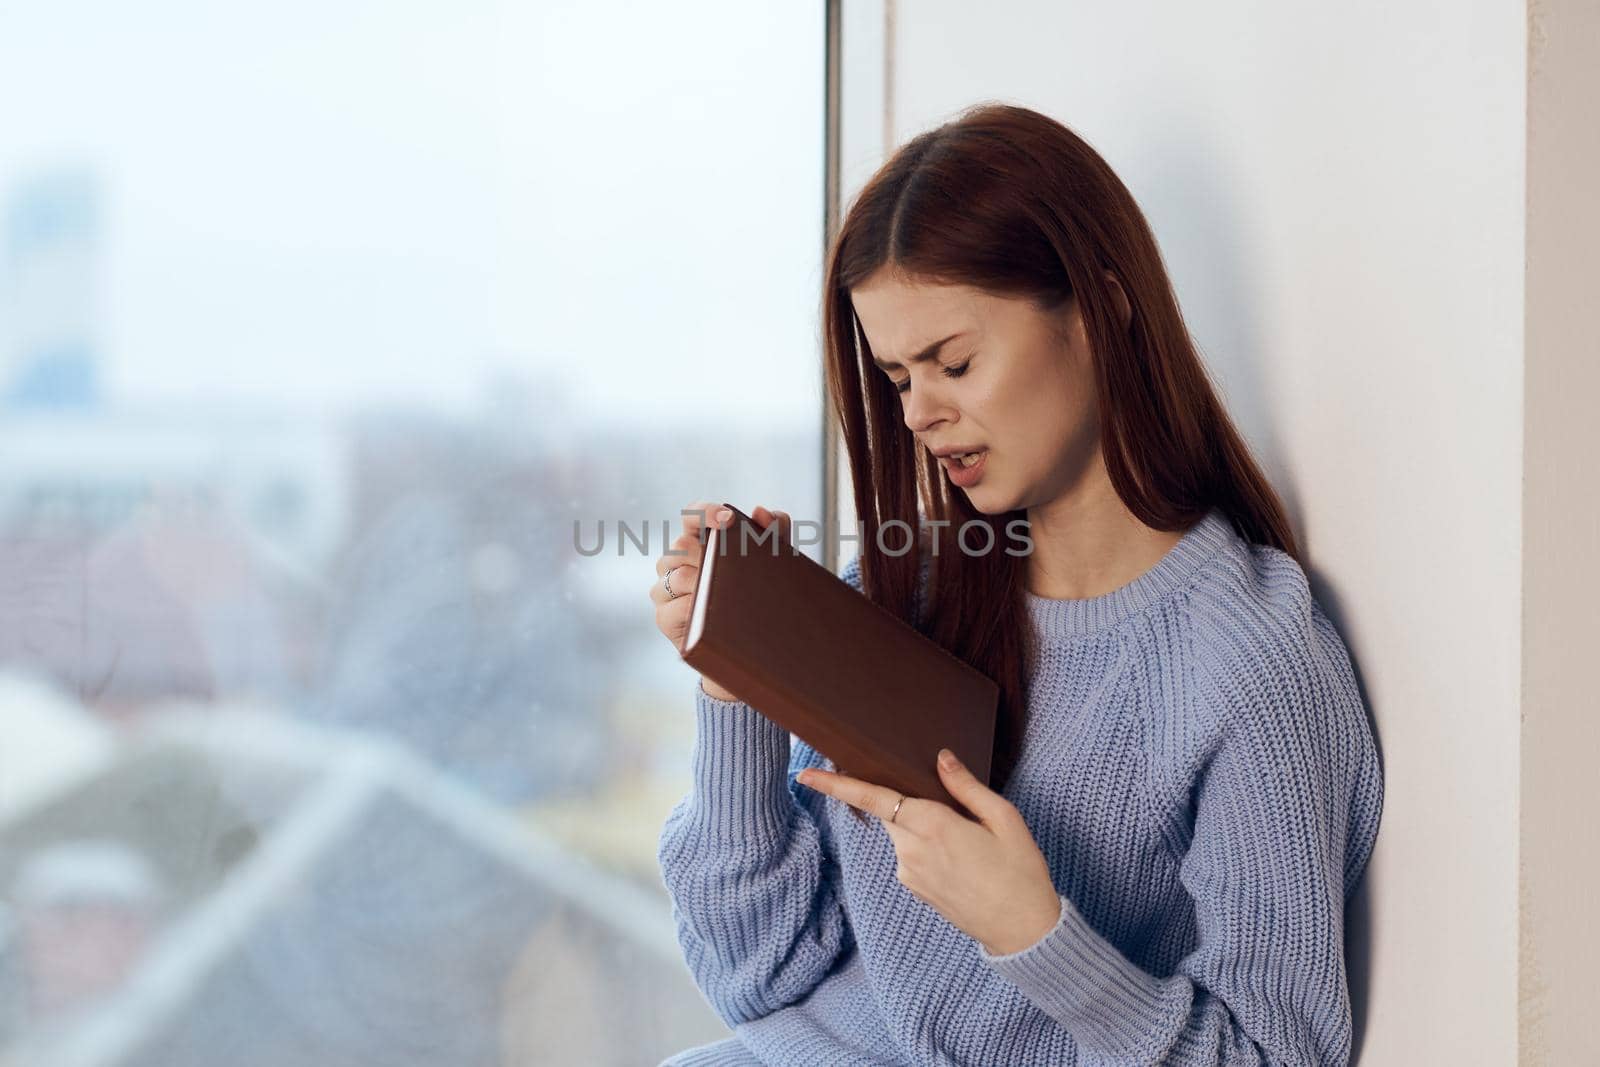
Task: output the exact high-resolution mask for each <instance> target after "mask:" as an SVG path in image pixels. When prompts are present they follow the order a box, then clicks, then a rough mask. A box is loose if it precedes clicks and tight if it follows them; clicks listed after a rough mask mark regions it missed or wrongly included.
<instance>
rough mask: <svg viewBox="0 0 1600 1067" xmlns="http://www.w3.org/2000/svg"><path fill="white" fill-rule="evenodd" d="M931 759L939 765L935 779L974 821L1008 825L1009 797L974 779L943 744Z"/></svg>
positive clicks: (1010, 814)
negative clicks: (933, 758) (934, 758)
mask: <svg viewBox="0 0 1600 1067" xmlns="http://www.w3.org/2000/svg"><path fill="white" fill-rule="evenodd" d="M934 763H935V764H936V765H937V766H938V768H939V780H940V781H942V782H944V787H945V788H946V789H948V790H950V795H951V796H953V797H955V798H956V799H957V800H959V801H960V802H961V804H962V806H963V807H965V808H966V809H967V810H968V811H970V812H972V814H973V815H975V816H977V818H978V821H979V822H981V823H982V824H983V825H984V826H986V827H988V828H989V829H990V830H996V831H998V830H1000V829H1001V828H1002V827H1005V828H1010V827H1011V825H1012V817H1013V816H1014V815H1015V814H1016V808H1014V807H1013V806H1012V804H1011V801H1009V800H1007V799H1006V798H1005V797H1003V796H1001V795H1000V794H999V793H996V792H995V791H994V790H993V789H990V788H989V787H988V786H986V785H984V784H983V783H982V782H980V781H978V776H977V775H975V774H973V773H972V771H970V770H969V769H968V768H967V766H966V764H964V763H962V762H961V760H960V759H958V758H957V757H956V754H955V753H954V752H951V751H950V750H949V749H947V748H941V749H940V750H939V756H938V758H937V759H936V760H934Z"/></svg>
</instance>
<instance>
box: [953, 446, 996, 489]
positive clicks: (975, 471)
mask: <svg viewBox="0 0 1600 1067" xmlns="http://www.w3.org/2000/svg"><path fill="white" fill-rule="evenodd" d="M988 465H989V450H988V449H983V450H982V451H980V452H979V454H978V461H977V462H976V463H974V464H973V465H972V466H970V467H963V466H962V465H961V460H960V459H959V458H958V457H956V456H947V457H946V458H945V460H944V469H945V470H946V471H947V472H948V473H949V475H950V481H951V482H952V483H954V484H955V485H957V486H960V487H961V488H962V489H966V488H969V487H971V486H973V485H976V484H977V483H978V480H979V479H980V478H982V477H983V471H984V468H985V467H987V466H988Z"/></svg>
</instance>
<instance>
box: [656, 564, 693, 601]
mask: <svg viewBox="0 0 1600 1067" xmlns="http://www.w3.org/2000/svg"><path fill="white" fill-rule="evenodd" d="M669 582H670V583H671V585H672V592H670V593H669V592H667V584H668V583H669ZM699 584H700V568H699V567H691V566H689V565H688V564H684V565H683V566H681V567H679V568H677V569H676V570H674V571H673V572H672V577H671V578H670V579H668V578H667V576H666V575H665V574H663V575H662V576H661V578H659V579H657V580H656V582H655V583H654V584H652V585H651V587H650V599H651V600H654V601H655V602H656V603H657V604H670V603H671V602H672V601H674V600H677V599H679V598H680V597H685V596H689V595H690V594H692V593H693V592H694V591H695V587H696V586H698V585H699Z"/></svg>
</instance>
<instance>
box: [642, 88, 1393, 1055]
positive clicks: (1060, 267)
mask: <svg viewBox="0 0 1600 1067" xmlns="http://www.w3.org/2000/svg"><path fill="white" fill-rule="evenodd" d="M823 325H824V338H825V344H826V360H827V374H828V387H829V393H830V396H831V398H832V400H833V403H834V405H835V408H836V410H837V411H838V413H839V417H840V419H841V422H842V425H843V430H844V435H845V440H846V443H847V445H848V448H849V453H850V463H851V468H852V473H853V476H854V491H855V505H856V513H857V515H858V516H859V517H860V518H861V519H862V520H863V522H864V523H865V531H866V536H864V537H863V538H862V540H861V542H860V546H861V547H860V549H859V552H858V553H857V555H856V556H855V558H853V559H852V560H851V561H850V563H849V564H848V565H847V567H846V568H845V571H844V574H843V578H844V579H845V580H847V581H849V582H850V583H851V584H852V585H853V586H854V587H855V588H857V589H858V590H861V591H862V592H863V593H864V594H865V595H867V596H869V597H871V598H872V599H873V600H875V601H877V602H878V603H880V604H882V605H884V606H885V607H887V608H888V609H889V610H892V611H894V612H896V613H897V614H898V615H900V617H902V618H904V619H906V620H907V621H908V622H911V623H912V624H913V625H916V626H918V627H919V628H920V629H921V630H922V631H923V632H924V633H927V634H928V635H929V636H930V637H932V638H933V639H934V640H936V641H938V642H939V643H940V644H941V645H943V646H944V647H945V648H947V649H949V650H950V651H951V652H952V653H954V654H955V655H958V656H960V657H961V658H962V659H964V660H966V661H967V662H968V663H971V664H973V665H974V666H975V667H977V668H978V669H980V670H982V671H983V672H984V673H986V674H988V675H989V676H990V677H992V678H994V679H995V680H996V681H997V683H999V685H1000V688H1001V719H1000V726H999V731H998V736H997V739H996V747H995V753H994V764H993V770H992V777H991V781H990V783H989V784H988V785H987V786H986V785H984V784H983V783H981V782H980V781H978V779H977V778H975V777H974V776H973V775H972V774H971V773H970V772H968V771H967V770H965V769H964V768H962V767H960V766H959V765H956V766H953V767H950V768H944V767H941V768H940V770H939V773H940V774H941V775H942V780H943V781H944V782H945V783H946V785H947V787H948V788H949V790H950V792H951V795H952V796H954V797H955V798H956V799H957V800H960V801H961V802H962V804H963V805H964V806H965V807H966V808H967V809H968V810H969V811H970V812H971V814H972V815H973V816H976V818H971V817H969V816H968V815H966V814H963V813H958V812H957V811H955V810H954V809H953V808H951V807H949V806H947V805H945V804H942V803H940V802H938V801H934V800H928V799H923V798H917V797H909V798H908V797H902V796H901V795H900V794H898V793H896V792H895V791H893V790H891V789H888V788H885V787H883V786H881V785H879V784H876V783H872V782H867V781H862V780H859V779H856V778H853V777H851V776H850V775H849V773H848V770H847V769H843V768H837V767H829V766H828V765H827V761H825V760H823V759H822V758H821V757H820V756H819V755H818V754H817V753H816V752H815V751H813V750H812V749H811V748H810V747H809V746H807V745H805V744H803V743H800V742H798V741H795V742H793V744H791V738H790V736H789V734H788V733H787V732H786V731H785V730H783V729H782V728H780V727H778V726H776V725H775V724H773V723H772V722H771V721H769V720H767V719H766V718H764V717H763V716H762V715H761V714H760V713H759V712H757V711H756V710H754V709H753V708H751V707H750V706H749V705H747V704H744V703H742V702H740V701H738V700H737V699H736V698H735V697H734V695H733V694H732V693H730V692H727V691H725V690H722V689H720V687H717V686H715V685H714V684H713V683H711V682H710V681H709V680H703V681H702V683H701V687H700V689H699V691H698V692H697V693H696V697H695V701H696V715H697V724H698V725H697V739H696V746H695V754H694V784H693V787H692V789H691V791H690V792H689V794H688V795H687V796H686V797H685V798H684V799H683V800H682V801H681V802H680V803H679V804H678V805H677V807H675V808H674V809H673V811H672V813H671V815H670V816H669V817H668V819H667V821H666V824H665V826H664V827H663V829H662V832H661V837H660V848H659V860H660V863H661V869H662V872H663V875H664V879H665V883H666V887H667V889H668V891H669V893H670V894H671V897H672V901H673V914H674V917H675V920H676V923H677V929H678V937H679V941H680V944H681V945H682V947H683V951H684V954H685V958H686V960H687V962H688V964H689V967H690V969H691V971H692V972H693V974H694V977H695V981H696V982H697V983H698V985H699V987H700V989H701V990H702V992H703V993H704V995H705V997H706V998H707V1000H708V1002H709V1003H710V1004H711V1006H712V1007H713V1008H714V1009H715V1010H716V1011H717V1013H718V1014H719V1015H720V1016H721V1017H722V1018H723V1019H724V1020H725V1021H726V1022H727V1023H728V1024H729V1025H730V1026H731V1027H733V1028H734V1030H735V1032H736V1033H735V1036H734V1037H732V1038H728V1039H726V1040H723V1041H720V1042H716V1043H714V1044H711V1045H705V1046H701V1047H699V1048H695V1049H690V1050H687V1051H686V1052H683V1053H680V1054H678V1055H677V1056H674V1057H672V1058H671V1059H669V1060H668V1061H666V1062H667V1063H668V1064H672V1065H680V1067H681V1065H687V1064H754V1063H763V1064H796V1065H801V1064H804V1065H814V1064H830V1065H831V1064H907V1065H921V1064H949V1065H969V1064H970V1065H977V1064H983V1065H1012V1064H1030V1065H1032V1064H1063V1065H1064V1064H1078V1065H1081V1067H1091V1065H1092V1067H1100V1065H1113V1064H1117V1065H1121V1064H1169V1065H1177V1064H1186V1065H1189V1064H1212V1065H1214V1064H1297V1065H1305V1067H1310V1065H1313V1064H1315V1065H1318V1067H1332V1065H1342V1064H1345V1063H1347V1062H1348V1060H1349V1057H1350V1048H1351V1012H1350V999H1349V993H1348V990H1347V988H1346V980H1345V966H1344V955H1343V932H1344V921H1343V919H1344V906H1345V903H1346V901H1347V900H1348V899H1349V897H1350V895H1351V894H1352V892H1353V891H1354V889H1355V887H1356V885H1357V883H1358V881H1359V879H1360V877H1361V874H1362V872H1363V870H1364V869H1365V866H1366V862H1367V859H1368V857H1369V855H1370V854H1371V851H1372V847H1373V842H1374V839H1375V837H1376V835H1377V830H1378V823H1379V818H1380V815H1381V811H1382V803H1383V780H1382V772H1381V769H1380V766H1379V763H1378V758H1377V752H1376V748H1375V745H1374V741H1373V737H1372V734H1371V730H1370V728H1369V726H1368V721H1367V715H1366V711H1365V708H1364V706H1363V704H1362V699H1361V696H1360V694H1359V691H1358V689H1357V685H1356V682H1355V678H1354V675H1353V672H1352V670H1351V665H1350V661H1349V657H1348V655H1347V653H1346V650H1345V647H1344V644H1343V642H1342V641H1341V639H1340V637H1339V635H1338V633H1337V632H1336V631H1335V629H1334V627H1333V626H1332V625H1331V624H1330V622H1329V621H1328V619H1327V617H1326V615H1325V614H1324V613H1323V611H1322V608H1321V606H1320V605H1319V604H1318V603H1317V602H1316V601H1315V600H1314V599H1313V597H1312V595H1311V592H1310V590H1309V588H1308V586H1307V583H1306V577H1305V574H1304V572H1303V570H1302V568H1301V566H1300V564H1299V562H1298V552H1297V549H1296V546H1295V543H1294V537H1293V534H1292V533H1291V531H1290V529H1289V524H1288V522H1287V520H1286V519H1285V517H1284V512H1283V507H1282V505H1281V503H1280V502H1279V500H1278V498H1277V495H1276V494H1275V493H1274V491H1273V490H1272V488H1271V486H1270V485H1269V484H1268V483H1267V481H1266V479H1265V478H1264V477H1263V476H1262V474H1261V471H1260V470H1259V468H1258V467H1257V465H1256V463H1255V462H1254V460H1253V459H1252V458H1251V456H1250V454H1249V450H1248V448H1247V447H1246V445H1245V442H1244V441H1243V440H1242V438H1241V437H1240V435H1239V433H1238V432H1237V430H1236V429H1235V428H1234V426H1233V425H1232V423H1231V421H1230V420H1229V418H1228V415H1227V414H1226V412H1225V411H1224V409H1223V407H1222V405H1221V403H1220V402H1219V400H1218V398H1217V396H1216V393H1215V391H1214V389H1213V387H1212V385H1211V383H1210V382H1209V381H1208V379H1207V376H1206V373H1205V371H1204V368H1203V367H1202V364H1201V362H1200V359H1199V357H1198V355H1197V353H1196V350H1195V347H1194V344H1193V342H1192V341H1191V339H1190V338H1189V336H1188V334H1187V332H1186V331H1185V329H1184V326H1183V322H1182V319H1181V317H1180V314H1179V310H1178V306H1177V303H1176V300H1175V299H1174V296H1173V293H1172V289H1171V286H1170V283H1169V282H1168V280H1167V277H1166V275H1165V272H1164V270H1163V267H1162V263H1161V259H1160V255H1159V253H1158V251H1157V246H1156V242H1155V240H1154V238H1153V236H1152V235H1151V233H1150V230H1149V227H1148V225H1147V224H1146V223H1145V221H1144V218H1143V216H1142V215H1141V213H1140V212H1139V209H1138V208H1137V206H1136V205H1135V204H1134V201H1133V199H1132V198H1131V196H1130V195H1129V193H1128V191H1127V189H1126V188H1125V187H1124V186H1123V184H1122V183H1121V182H1120V181H1119V180H1118V179H1117V177H1116V176H1115V175H1114V174H1113V173H1112V171H1111V170H1110V169H1109V168H1108V167H1107V165H1106V163H1105V162H1104V160H1102V159H1101V158H1100V157H1099V155H1097V154H1096V153H1095V152H1094V151H1093V150H1092V149H1091V148H1090V147H1089V146H1088V145H1087V144H1085V143H1084V142H1083V141H1082V140H1080V139H1079V138H1078V137H1077V136H1075V135H1074V134H1073V133H1072V132H1070V131H1069V130H1067V129H1066V128H1064V127H1063V126H1061V125H1060V124H1058V123H1056V122H1054V121H1052V120H1050V119H1048V118H1046V117H1045V116H1042V115H1040V114H1038V113H1036V112H1033V111H1029V110H1026V109H1023V108H1018V107H1009V106H983V107H979V108H976V109H973V110H970V111H968V112H967V113H965V114H963V115H962V116H961V117H960V118H959V119H958V120H957V121H954V122H951V123H949V124H947V125H945V126H943V127H941V128H939V129H936V130H933V131H931V132H928V133H925V134H923V135H921V136H919V137H917V138H916V139H914V140H912V141H911V142H909V143H908V144H906V145H905V146H904V147H903V148H902V149H900V151H898V152H897V153H896V154H895V156H894V157H893V158H892V159H891V160H889V162H888V163H887V164H886V165H885V166H884V167H883V168H882V169H881V170H880V171H879V173H878V174H876V175H875V176H874V177H873V179H872V181H871V182H870V183H869V184H868V185H867V186H866V188H865V189H863V190H862V192H861V194H860V195H859V197H858V198H857V199H856V201H855V203H854V204H853V205H852V207H851V210H850V211H849V213H848V216H847V217H846V218H845V220H844V222H843V225H842V226H841V228H840V231H839V233H838V236H837V238H836V240H835V242H834V244H833V247H832V249H831V250H830V254H829V257H828V264H827V273H826V288H825V300H824V303H823ZM951 452H957V453H976V454H977V455H976V457H972V456H968V458H967V459H966V460H958V459H955V458H951V457H950V455H949V453H951ZM919 505H920V510H919ZM755 517H756V519H757V520H758V521H759V522H760V523H761V524H762V525H763V526H766V525H769V524H770V523H771V522H773V521H777V522H779V524H780V530H782V531H783V532H784V534H785V536H787V535H788V534H787V524H788V517H787V515H785V514H784V513H781V512H778V513H774V512H769V511H768V510H767V509H765V508H761V509H758V510H757V512H756V514H755ZM891 519H899V520H902V521H903V522H906V523H908V524H911V525H912V526H913V528H916V527H917V525H918V524H919V523H921V524H922V529H923V530H924V531H925V533H926V536H925V537H924V538H923V540H922V544H921V549H920V551H919V552H917V553H909V552H904V553H899V554H892V553H894V552H895V549H896V546H897V545H898V544H900V543H901V542H899V541H896V540H894V539H893V538H889V537H886V538H885V540H884V542H883V544H882V545H880V544H879V542H878V540H877V538H876V536H875V535H876V531H877V529H878V528H879V526H880V525H881V524H882V523H885V522H887V521H889V520H891ZM1018 519H1026V520H1027V523H1028V526H1027V530H1028V531H1029V540H1030V541H1031V548H1032V551H1030V552H1026V553H1021V552H1018V551H1016V548H1015V546H1016V541H1015V539H1014V538H1012V537H1011V536H1010V530H1011V529H1012V528H1011V527H1010V526H1008V524H1009V523H1012V522H1013V521H1015V520H1018ZM710 521H721V517H720V516H711V517H710ZM941 523H943V525H941ZM973 524H982V525H988V526H990V527H992V530H991V531H989V532H992V533H993V535H994V536H993V537H992V538H989V537H985V536H982V535H983V534H984V532H985V531H983V530H981V529H979V528H977V527H976V526H974V525H973ZM963 527H965V530H963ZM963 532H964V533H965V537H964V538H961V539H959V540H958V534H960V533H963ZM699 533H700V530H699V527H698V520H693V521H691V523H690V524H688V525H687V526H686V529H685V531H684V534H683V536H682V537H681V538H680V539H679V541H678V542H677V543H675V545H674V546H673V548H674V551H673V552H672V553H669V554H666V555H663V556H662V558H661V559H660V560H658V562H657V581H656V583H655V586H654V588H653V590H652V594H651V596H652V599H653V600H654V601H655V602H656V604H657V622H658V625H659V626H660V627H661V628H662V630H663V632H665V633H666V634H667V636H668V637H669V638H671V639H672V640H674V642H675V643H680V642H681V636H682V629H683V625H684V624H685V622H686V616H687V609H688V605H689V603H690V602H691V601H692V600H693V598H692V597H690V596H686V595H685V594H688V593H691V592H692V591H693V589H694V585H695V579H696V574H695V568H694V567H693V566H686V565H684V563H683V559H684V556H683V554H682V553H683V550H684V549H685V548H686V547H688V546H692V545H694V544H696V543H697V540H696V539H697V538H698V536H699ZM985 545H992V546H994V547H993V548H992V549H990V550H988V551H981V550H982V549H983V548H984V546H985ZM885 546H886V547H887V548H888V550H889V551H887V552H886V551H884V548H885ZM1008 547H1009V548H1011V549H1012V550H1011V551H1002V550H1001V549H1005V548H1008ZM930 549H931V551H930Z"/></svg>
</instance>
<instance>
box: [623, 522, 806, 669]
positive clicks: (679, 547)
mask: <svg viewBox="0 0 1600 1067" xmlns="http://www.w3.org/2000/svg"><path fill="white" fill-rule="evenodd" d="M683 510H684V511H687V512H689V514H687V515H685V516H684V517H683V532H682V533H681V534H679V535H678V539H677V540H676V541H673V542H672V544H670V545H668V546H667V549H668V550H667V551H666V552H663V553H662V554H661V555H660V556H658V557H657V558H656V580H655V581H654V582H653V583H651V586H650V601H651V603H653V604H655V606H656V628H657V629H658V630H660V631H661V632H662V634H664V635H665V636H666V638H667V640H668V641H671V642H672V647H673V648H675V649H677V650H678V652H679V653H680V654H681V653H682V652H683V642H684V638H685V637H686V636H687V635H688V633H689V606H690V605H691V604H693V603H694V591H695V587H696V586H697V585H698V584H699V581H700V538H701V534H702V532H703V528H704V527H705V526H715V527H717V528H718V529H726V528H727V526H728V525H729V523H731V522H732V521H733V513H732V512H731V511H726V509H723V508H722V505H721V504H718V503H715V502H711V501H704V500H702V501H699V502H697V503H694V504H690V505H689V506H688V507H686V508H684V509H683ZM719 511H721V512H722V513H725V514H726V515H727V518H723V517H722V514H720V513H719ZM750 517H751V518H752V519H754V520H755V522H756V525H757V526H759V527H760V528H761V529H763V530H765V529H766V528H767V527H768V526H769V525H770V524H771V523H772V521H773V520H774V519H777V520H778V524H779V525H778V531H779V533H780V534H781V535H782V536H784V537H785V538H787V537H788V535H789V516H788V514H787V513H786V512H782V511H777V512H774V511H769V510H767V509H766V508H764V507H758V508H756V510H755V511H754V512H752V513H751V515H750ZM702 519H703V520H704V521H702ZM668 571H671V572H672V579H671V581H672V593H671V594H669V593H668V592H667V590H666V588H665V587H664V586H663V585H662V581H663V579H664V578H665V577H666V574H667V572H668ZM700 685H701V687H702V688H704V689H705V691H706V693H708V694H709V695H710V696H713V697H715V698H716V699H718V700H738V699H739V698H738V697H736V696H734V695H733V694H732V693H730V692H728V690H726V689H724V688H722V686H720V685H718V684H717V683H715V682H713V681H712V680H711V679H710V678H707V677H705V676H704V675H701V677H700Z"/></svg>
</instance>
